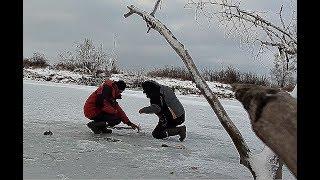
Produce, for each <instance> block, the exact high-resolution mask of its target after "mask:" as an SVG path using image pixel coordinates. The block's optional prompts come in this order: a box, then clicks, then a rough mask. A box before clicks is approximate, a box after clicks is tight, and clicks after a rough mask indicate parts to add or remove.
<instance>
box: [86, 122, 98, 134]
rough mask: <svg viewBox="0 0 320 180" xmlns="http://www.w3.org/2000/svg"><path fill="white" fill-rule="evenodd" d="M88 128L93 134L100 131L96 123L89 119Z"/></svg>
mask: <svg viewBox="0 0 320 180" xmlns="http://www.w3.org/2000/svg"><path fill="white" fill-rule="evenodd" d="M87 126H88V128H90V129H91V130H92V131H93V133H95V134H100V133H101V129H100V128H99V127H98V126H97V125H96V122H94V121H91V122H89V123H88V124H87Z"/></svg>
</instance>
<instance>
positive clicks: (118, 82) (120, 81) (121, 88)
mask: <svg viewBox="0 0 320 180" xmlns="http://www.w3.org/2000/svg"><path fill="white" fill-rule="evenodd" d="M115 83H116V85H117V86H118V89H119V90H122V91H124V89H125V88H126V83H125V82H124V81H122V80H119V81H116V82H115Z"/></svg>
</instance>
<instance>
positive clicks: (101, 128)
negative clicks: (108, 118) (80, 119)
mask: <svg viewBox="0 0 320 180" xmlns="http://www.w3.org/2000/svg"><path fill="white" fill-rule="evenodd" d="M87 126H88V127H89V128H90V129H91V130H92V131H93V133H95V134H100V133H104V134H110V133H112V130H111V129H107V125H106V123H105V122H94V121H91V122H89V123H88V124H87Z"/></svg>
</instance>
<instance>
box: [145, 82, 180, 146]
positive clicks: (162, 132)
mask: <svg viewBox="0 0 320 180" xmlns="http://www.w3.org/2000/svg"><path fill="white" fill-rule="evenodd" d="M142 88H143V93H145V94H146V96H147V98H149V99H150V104H151V105H150V106H148V107H144V108H142V109H140V110H139V113H140V114H142V113H146V114H152V113H154V114H156V115H157V116H158V117H159V122H158V125H157V126H156V128H155V129H154V130H153V132H152V135H153V137H154V138H156V139H163V138H166V137H168V136H175V135H179V136H180V138H179V140H180V141H183V140H184V139H185V137H186V126H180V127H177V126H178V125H180V124H182V123H183V122H184V121H185V111H184V108H183V106H182V104H181V103H180V101H179V100H178V98H177V97H176V95H175V94H174V92H173V91H172V89H171V88H170V87H168V86H164V85H160V84H158V83H157V82H155V81H152V80H149V81H145V82H143V83H142Z"/></svg>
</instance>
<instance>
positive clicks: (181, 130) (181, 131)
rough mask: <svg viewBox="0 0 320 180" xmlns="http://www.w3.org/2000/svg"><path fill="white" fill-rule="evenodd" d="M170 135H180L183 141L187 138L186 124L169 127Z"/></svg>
mask: <svg viewBox="0 0 320 180" xmlns="http://www.w3.org/2000/svg"><path fill="white" fill-rule="evenodd" d="M167 132H168V136H175V135H179V136H180V138H179V140H180V141H183V140H184V139H185V138H186V126H180V127H174V128H169V129H167Z"/></svg>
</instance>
